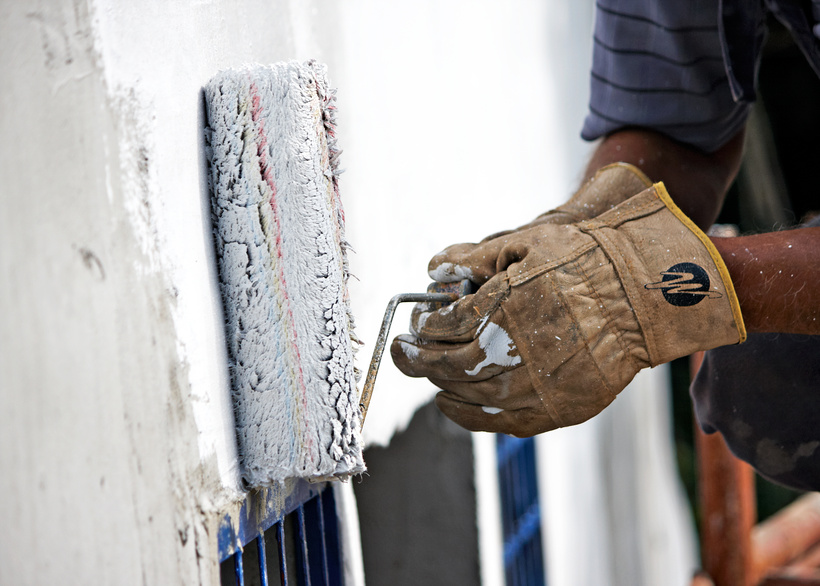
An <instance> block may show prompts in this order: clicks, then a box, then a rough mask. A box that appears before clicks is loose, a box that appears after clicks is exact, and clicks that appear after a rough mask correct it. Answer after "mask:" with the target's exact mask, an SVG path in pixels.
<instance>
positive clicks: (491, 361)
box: [464, 322, 521, 376]
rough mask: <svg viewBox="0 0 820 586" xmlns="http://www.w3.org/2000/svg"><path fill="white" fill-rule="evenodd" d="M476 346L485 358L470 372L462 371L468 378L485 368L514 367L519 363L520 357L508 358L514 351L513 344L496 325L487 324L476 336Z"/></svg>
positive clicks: (505, 333)
mask: <svg viewBox="0 0 820 586" xmlns="http://www.w3.org/2000/svg"><path fill="white" fill-rule="evenodd" d="M478 345H479V346H480V347H481V349H482V350H484V355H485V356H486V358H484V360H482V361H481V362H479V363H478V364H477V365H476V367H475V368H473V369H472V370H465V371H464V372H465V373H466V374H467V375H469V376H475V375H477V374H478V373H479V372H481V370H482V369H483V368H484V367H485V366H491V365H498V366H515V365H516V364H519V363H520V362H521V357H520V356H510V353H511V352H513V351H515V350H516V347H515V343H514V342H513V341H512V338H510V336H509V335H508V334H507V332H505V331H504V329H503V328H502V327H501V326H499V325H498V324H497V323H494V322H489V323H487V325H486V327H485V328H484V329H483V330H481V334H479V336H478Z"/></svg>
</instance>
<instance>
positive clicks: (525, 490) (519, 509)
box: [496, 435, 546, 586]
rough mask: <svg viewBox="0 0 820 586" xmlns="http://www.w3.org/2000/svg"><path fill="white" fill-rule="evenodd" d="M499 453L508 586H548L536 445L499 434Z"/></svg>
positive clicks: (530, 440) (497, 448)
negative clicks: (539, 501) (539, 500)
mask: <svg viewBox="0 0 820 586" xmlns="http://www.w3.org/2000/svg"><path fill="white" fill-rule="evenodd" d="M496 454H497V459H498V482H499V488H500V493H501V520H502V531H503V536H504V576H505V580H506V583H507V586H544V585H545V584H546V578H545V573H544V555H543V549H542V539H541V509H540V506H539V503H538V478H537V475H536V468H535V442H534V440H533V439H532V438H524V439H521V438H516V437H511V436H507V435H497V436H496Z"/></svg>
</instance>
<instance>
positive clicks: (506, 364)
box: [391, 183, 746, 437]
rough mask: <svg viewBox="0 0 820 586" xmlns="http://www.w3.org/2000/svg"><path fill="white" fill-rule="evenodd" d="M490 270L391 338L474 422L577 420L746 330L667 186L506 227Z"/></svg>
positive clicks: (519, 426)
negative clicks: (646, 376)
mask: <svg viewBox="0 0 820 586" xmlns="http://www.w3.org/2000/svg"><path fill="white" fill-rule="evenodd" d="M497 269H498V271H499V272H498V274H496V275H495V276H493V277H492V278H490V279H489V280H488V281H487V282H486V283H485V284H484V285H482V286H481V287H480V288H479V289H478V291H477V292H476V293H475V294H472V295H467V296H465V297H462V298H461V299H459V300H458V301H455V302H453V303H452V304H450V305H447V306H446V307H443V308H441V309H434V308H433V307H430V306H424V305H419V306H417V307H416V308H415V310H414V312H413V316H412V320H411V332H412V335H402V336H399V337H397V338H396V339H395V340H394V341H393V344H392V346H391V353H392V356H393V361H394V362H395V363H396V365H397V366H398V367H399V369H400V370H401V371H402V372H404V373H405V374H407V375H409V376H418V377H428V378H429V379H430V380H431V381H432V382H433V384H435V385H437V386H438V387H440V388H441V389H444V390H443V391H442V392H440V393H439V394H438V395H437V397H436V404H437V405H438V407H439V408H440V409H441V411H442V412H444V414H445V415H447V416H448V417H449V418H450V419H452V420H453V421H455V422H456V423H458V424H459V425H461V426H463V427H465V428H467V429H469V430H473V431H479V430H484V431H494V432H502V433H507V434H511V435H517V436H520V437H526V436H530V435H534V434H537V433H541V432H545V431H549V430H552V429H555V428H557V427H564V426H568V425H574V424H577V423H581V422H583V421H585V420H587V419H589V418H590V417H592V416H594V415H596V414H597V413H599V412H600V411H601V410H602V409H604V407H606V406H607V405H608V404H609V403H610V402H612V401H613V400H614V399H615V396H616V395H617V394H618V393H619V392H620V391H621V390H622V389H623V388H624V387H625V386H626V385H627V384H628V383H629V382H630V381H631V380H632V378H633V377H634V376H635V374H636V373H637V372H638V371H639V370H641V369H642V368H645V367H648V366H655V365H658V364H662V363H664V362H668V361H670V360H672V359H674V358H678V357H680V356H685V355H687V354H690V353H692V352H695V351H697V350H706V349H709V348H714V347H717V346H723V345H726V344H734V343H739V342H742V341H743V340H744V339H745V337H746V333H745V329H744V326H743V320H742V317H741V314H740V308H739V305H738V301H737V297H736V295H735V292H734V288H733V286H732V283H731V280H730V278H729V274H728V272H727V270H726V266H725V265H724V263H723V260H722V259H721V258H720V256H719V254H718V252H717V250H716V249H715V248H714V246H713V245H712V242H711V241H710V240H709V239H708V238H707V236H706V235H705V234H704V233H703V232H701V230H700V229H699V228H698V227H697V226H696V225H695V224H694V223H693V222H692V221H691V220H689V219H688V218H687V217H686V216H685V215H684V214H683V212H681V211H680V210H679V209H678V208H677V206H676V205H675V204H674V203H673V202H672V200H671V198H670V197H669V195H668V194H667V192H666V189H665V188H664V186H663V184H662V183H658V184H656V185H654V186H653V187H651V188H649V189H646V190H645V191H643V192H641V193H639V194H638V195H635V196H634V197H632V198H630V199H628V200H627V201H625V202H623V203H621V204H619V205H618V206H616V207H615V208H613V209H611V210H609V211H606V212H604V213H603V214H601V215H600V216H598V217H597V218H594V219H592V220H585V221H582V222H579V223H576V224H571V225H556V224H541V225H537V226H534V227H532V228H528V229H526V230H521V231H518V232H515V233H514V234H510V235H509V236H508V239H507V243H506V244H505V246H504V247H503V248H502V249H501V250H500V252H499V255H498V265H497Z"/></svg>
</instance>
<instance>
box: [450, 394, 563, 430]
mask: <svg viewBox="0 0 820 586" xmlns="http://www.w3.org/2000/svg"><path fill="white" fill-rule="evenodd" d="M435 401H436V407H438V408H439V410H440V411H441V412H442V413H444V415H446V416H447V417H448V418H449V419H451V420H452V421H454V422H455V423H457V424H458V425H460V426H461V427H463V428H464V429H468V430H470V431H489V432H493V433H505V434H507V435H514V436H517V437H531V436H533V435H536V434H538V433H544V432H547V431H552V430H553V429H558V427H560V426H558V425H556V424H555V422H554V421H553V420H552V418H551V417H550V416H549V415H547V414H546V413H545V412H543V411H536V410H533V409H519V410H506V409H502V410H498V409H494V408H492V407H487V406H482V405H474V404H472V403H466V402H464V401H460V400H459V399H458V398H455V397H453V396H452V395H450V394H449V393H447V392H446V391H443V392H441V393H438V394H437V395H436V400H435Z"/></svg>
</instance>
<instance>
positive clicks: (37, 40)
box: [0, 0, 339, 584]
mask: <svg viewBox="0 0 820 586" xmlns="http://www.w3.org/2000/svg"><path fill="white" fill-rule="evenodd" d="M337 20H338V13H337V10H336V4H335V3H333V2H329V1H328V2H321V1H313V2H305V1H299V2H296V1H294V2H284V1H279V2H268V1H262V0H245V1H236V2H234V1H218V0H215V1H204V2H196V1H187V2H166V1H159V0H156V1H152V0H141V1H137V2H116V1H114V0H98V1H87V0H73V1H70V2H68V1H59V0H42V1H40V2H32V3H25V2H17V1H14V0H2V1H0V79H2V80H3V85H2V88H0V100H1V101H0V105H1V108H0V136H2V137H3V141H2V145H0V177H2V187H1V188H0V189H2V192H0V194H1V197H2V212H1V213H0V274H2V278H0V303H2V307H3V317H2V318H0V413H2V416H1V417H2V421H0V470H2V473H0V497H2V498H0V523H1V524H2V526H3V532H2V537H0V583H2V584H52V583H61V584H84V583H102V584H198V583H203V584H210V583H215V581H216V580H217V579H218V576H217V573H216V568H217V565H216V531H215V527H216V525H215V524H216V522H217V521H218V518H219V516H220V515H221V513H222V512H224V509H225V507H226V506H227V504H228V503H230V502H231V501H232V500H233V499H235V498H236V497H237V496H239V494H238V492H237V491H236V488H237V474H236V465H235V457H234V454H235V445H234V440H233V433H232V429H231V425H232V424H231V421H230V408H229V405H228V387H227V371H226V364H225V350H224V341H223V339H222V335H223V334H222V329H221V320H222V317H221V313H220V308H219V303H218V296H217V291H216V287H215V270H214V261H213V253H212V245H211V241H210V236H209V233H210V226H209V212H208V204H207V201H206V199H205V198H206V190H205V174H204V160H203V156H202V128H203V125H204V118H203V104H202V99H201V96H200V88H201V87H202V86H203V85H204V84H205V83H206V82H207V80H208V79H209V78H210V77H211V76H212V75H213V74H214V73H216V72H217V71H218V70H219V69H220V68H224V67H230V66H236V65H241V64H242V63H245V62H250V61H259V62H271V61H277V60H283V59H290V58H297V59H306V58H308V57H316V58H318V59H320V60H324V61H326V62H329V63H330V65H331V67H334V65H335V63H334V61H335V59H336V55H337V54H338V48H339V47H338V41H337V29H336V27H335V23H336V22H337Z"/></svg>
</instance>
